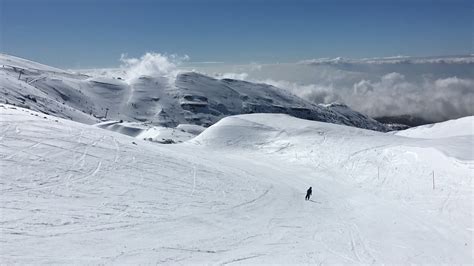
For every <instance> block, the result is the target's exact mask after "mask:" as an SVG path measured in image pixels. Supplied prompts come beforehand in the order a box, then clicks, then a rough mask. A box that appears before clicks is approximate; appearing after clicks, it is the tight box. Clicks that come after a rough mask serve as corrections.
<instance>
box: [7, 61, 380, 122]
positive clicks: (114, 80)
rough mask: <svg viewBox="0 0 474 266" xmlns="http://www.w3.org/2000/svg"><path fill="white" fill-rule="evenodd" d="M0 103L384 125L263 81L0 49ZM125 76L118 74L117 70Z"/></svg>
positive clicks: (115, 115)
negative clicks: (39, 59)
mask: <svg viewBox="0 0 474 266" xmlns="http://www.w3.org/2000/svg"><path fill="white" fill-rule="evenodd" d="M0 65H1V66H2V67H1V68H0V101H1V102H4V103H10V104H15V105H17V106H23V107H27V108H29V109H31V110H35V111H40V112H43V113H45V114H51V115H54V116H57V117H61V118H67V119H71V120H74V121H79V122H82V123H87V124H94V123H97V122H99V121H100V119H102V118H107V119H110V120H125V121H130V122H137V121H139V122H143V123H147V124H152V125H159V126H166V127H176V126H178V125H179V124H195V125H202V126H205V127H207V126H210V125H212V124H214V123H216V122H217V121H219V120H220V119H221V118H223V117H226V116H230V115H236V114H248V113H285V114H290V115H292V116H295V117H299V118H304V119H309V120H315V121H323V122H330V123H335V124H342V125H349V126H354V127H359V128H366V129H371V130H377V131H388V130H389V128H388V127H386V126H385V125H383V124H381V123H379V122H377V121H375V120H374V119H372V118H369V117H367V116H365V115H362V114H360V113H358V112H355V111H354V110H352V109H350V108H349V107H347V106H345V105H342V104H332V105H324V106H323V105H315V104H312V103H309V102H308V101H306V100H303V99H301V98H299V97H297V96H294V95H292V94H290V93H289V92H288V91H286V90H283V89H279V88H276V87H274V86H271V85H268V84H258V83H251V82H246V81H241V80H234V79H215V78H211V77H208V76H205V75H202V74H199V73H195V72H187V73H181V74H178V75H177V76H176V78H173V79H170V78H169V77H165V76H140V77H138V78H134V79H132V80H127V81H125V80H124V79H123V77H121V74H124V73H123V71H122V72H121V71H116V72H110V73H109V72H104V73H107V75H96V74H81V73H73V72H71V71H65V70H60V69H56V68H52V67H49V66H45V65H42V64H39V63H36V62H32V61H29V60H25V59H21V58H18V57H14V56H10V55H5V54H0ZM125 74H126V73H125Z"/></svg>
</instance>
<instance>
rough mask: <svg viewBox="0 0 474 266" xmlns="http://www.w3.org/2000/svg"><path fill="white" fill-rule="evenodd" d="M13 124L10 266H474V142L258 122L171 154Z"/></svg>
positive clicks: (8, 148) (98, 133)
mask: <svg viewBox="0 0 474 266" xmlns="http://www.w3.org/2000/svg"><path fill="white" fill-rule="evenodd" d="M0 118H1V119H0V145H1V148H0V170H1V186H0V191H1V193H0V195H1V196H0V197H1V198H0V200H1V201H0V203H1V205H0V207H1V215H0V224H1V237H0V240H1V242H0V262H1V263H2V264H12V263H17V264H26V263H29V264H32V263H34V264H46V263H47V264H50V263H55V264H65V263H71V264H72V263H74V264H85V263H91V264H98V263H100V264H105V263H107V264H115V263H134V264H137V263H160V264H161V263H162V264H189V263H198V264H203V263H205V264H230V263H239V264H257V263H272V264H275V263H278V264H288V263H305V264H307V263H308V264H309V263H311V264H313V263H314V264H331V263H345V264H347V263H357V264H361V263H364V264H372V263H403V264H408V263H449V264H453V263H465V264H469V263H472V261H473V253H472V244H473V243H472V236H473V224H472V207H473V205H472V195H473V194H472V192H473V186H472V178H473V168H474V164H473V161H474V158H473V157H474V156H473V153H472V147H473V144H474V143H473V142H474V140H473V136H472V135H470V136H455V137H450V138H444V139H432V140H430V139H417V138H406V137H402V136H394V135H392V134H386V133H379V132H374V131H367V130H362V129H356V128H351V127H346V126H339V125H333V124H328V123H321V122H312V121H306V120H300V119H296V118H293V117H290V116H287V115H277V114H253V115H240V116H232V117H228V118H225V119H223V120H221V121H220V122H218V123H217V124H215V125H213V126H211V127H210V128H208V129H206V130H205V131H204V132H203V133H201V134H200V135H199V136H197V137H196V138H194V139H192V140H190V141H188V142H185V143H182V144H175V145H161V144H157V143H152V142H148V141H143V140H139V139H135V138H133V137H130V136H126V135H123V134H118V133H116V132H111V131H108V130H104V129H101V128H98V127H95V126H90V125H85V124H80V123H76V122H73V121H69V120H65V119H60V118H56V117H53V116H49V115H44V114H40V113H37V112H34V111H31V110H28V109H22V108H18V107H13V106H10V105H0ZM471 121H472V118H471ZM463 147H468V148H463ZM433 171H434V173H435V182H436V183H435V188H434V189H433V187H432V172H433ZM309 186H312V187H313V197H312V200H311V201H304V195H305V191H306V189H307V188H308V187H309Z"/></svg>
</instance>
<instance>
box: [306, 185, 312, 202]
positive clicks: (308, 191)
mask: <svg viewBox="0 0 474 266" xmlns="http://www.w3.org/2000/svg"><path fill="white" fill-rule="evenodd" d="M311 194H313V189H312V187H309V188H308V190H307V191H306V197H305V200H309V198H310V197H311Z"/></svg>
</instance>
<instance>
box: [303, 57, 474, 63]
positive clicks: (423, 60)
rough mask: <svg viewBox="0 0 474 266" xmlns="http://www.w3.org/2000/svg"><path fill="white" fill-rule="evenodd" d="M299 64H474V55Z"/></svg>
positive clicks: (337, 59)
mask: <svg viewBox="0 0 474 266" xmlns="http://www.w3.org/2000/svg"><path fill="white" fill-rule="evenodd" d="M299 64H306V65H342V64H474V56H473V55H463V56H443V57H411V56H403V55H398V56H390V57H375V58H362V59H352V58H344V57H336V58H317V59H308V60H302V61H300V62H299Z"/></svg>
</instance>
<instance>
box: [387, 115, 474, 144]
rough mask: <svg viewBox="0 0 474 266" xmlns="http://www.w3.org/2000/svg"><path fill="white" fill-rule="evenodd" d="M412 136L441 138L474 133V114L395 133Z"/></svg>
mask: <svg viewBox="0 0 474 266" xmlns="http://www.w3.org/2000/svg"><path fill="white" fill-rule="evenodd" d="M395 134H396V135H398V136H405V137H410V138H424V139H439V138H448V137H454V136H472V135H474V116H467V117H463V118H459V119H453V120H449V121H446V122H443V123H437V124H430V125H424V126H418V127H414V128H409V129H406V130H402V131H398V132H396V133H395Z"/></svg>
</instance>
